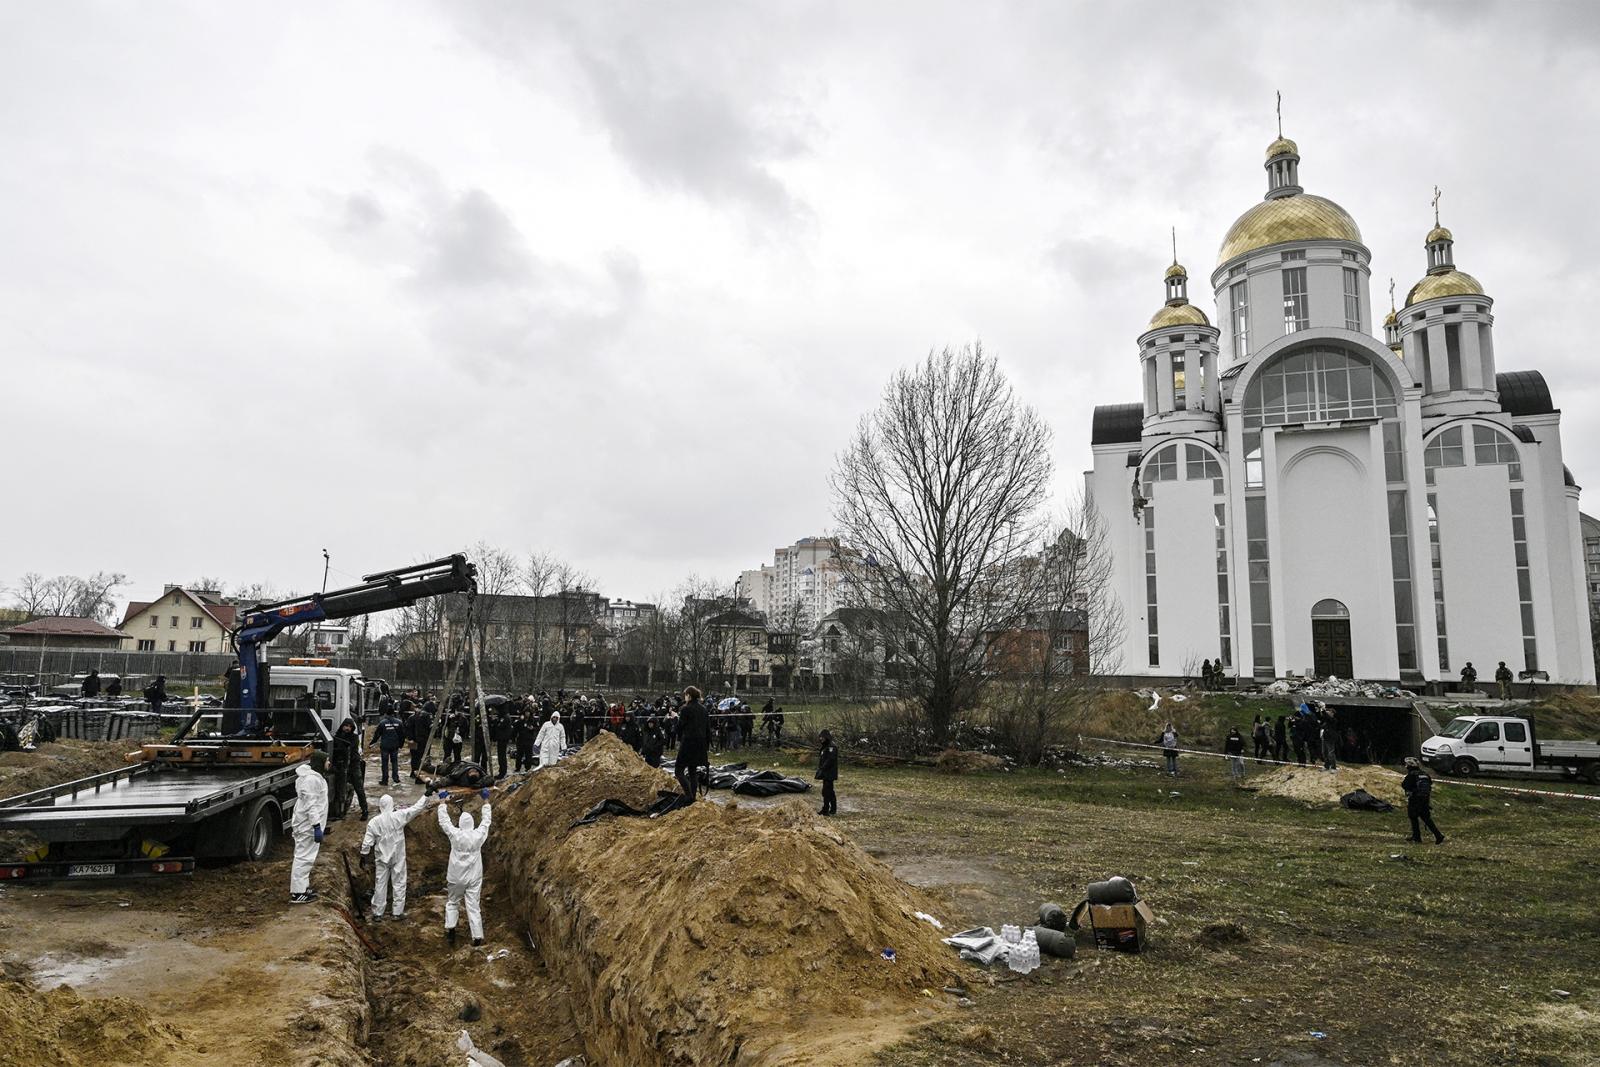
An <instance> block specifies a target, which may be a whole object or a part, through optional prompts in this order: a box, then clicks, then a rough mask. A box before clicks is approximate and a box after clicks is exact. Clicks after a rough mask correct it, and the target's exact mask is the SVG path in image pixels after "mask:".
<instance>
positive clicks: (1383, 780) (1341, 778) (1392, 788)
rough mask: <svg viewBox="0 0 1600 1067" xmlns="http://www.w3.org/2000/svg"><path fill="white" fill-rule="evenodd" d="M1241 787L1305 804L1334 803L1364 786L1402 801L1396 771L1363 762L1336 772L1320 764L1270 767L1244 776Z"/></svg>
mask: <svg viewBox="0 0 1600 1067" xmlns="http://www.w3.org/2000/svg"><path fill="white" fill-rule="evenodd" d="M1244 787H1245V788H1246V789H1254V790H1256V791H1258V792H1261V793H1264V794H1266V795H1267V796H1269V797H1284V798H1286V799H1288V800H1299V801H1303V802H1305V803H1307V804H1332V805H1337V804H1338V803H1339V798H1340V797H1342V796H1344V795H1345V794H1346V793H1349V792H1352V791H1353V790H1356V789H1365V790H1366V791H1367V792H1369V793H1371V794H1372V795H1373V796H1375V797H1378V798H1380V799H1382V800H1387V801H1388V802H1389V803H1391V804H1395V805H1400V804H1404V803H1405V794H1404V793H1402V792H1401V791H1400V776H1399V775H1398V774H1396V773H1395V772H1394V771H1391V770H1387V769H1385V768H1383V767H1373V766H1371V765H1369V764H1364V763H1357V764H1345V765H1343V766H1341V767H1340V768H1339V769H1338V770H1336V771H1325V770H1323V769H1322V768H1321V767H1274V768H1273V769H1272V770H1270V771H1265V772H1263V773H1261V774H1258V775H1255V776H1254V777H1251V778H1246V779H1245V782H1244Z"/></svg>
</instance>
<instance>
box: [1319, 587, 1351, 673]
mask: <svg viewBox="0 0 1600 1067" xmlns="http://www.w3.org/2000/svg"><path fill="white" fill-rule="evenodd" d="M1311 669H1312V671H1313V672H1314V673H1315V674H1316V676H1317V677H1318V678H1326V677H1328V676H1329V675H1330V674H1331V675H1337V676H1338V677H1340V678H1349V677H1351V676H1352V675H1353V674H1354V673H1355V664H1354V661H1353V659H1352V657H1351V655H1350V609H1349V608H1347V607H1345V606H1344V605H1343V604H1341V603H1340V602H1339V601H1337V600H1319V601H1317V602H1316V604H1315V605H1314V606H1313V607H1312V609H1311Z"/></svg>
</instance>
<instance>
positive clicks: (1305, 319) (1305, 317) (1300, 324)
mask: <svg viewBox="0 0 1600 1067" xmlns="http://www.w3.org/2000/svg"><path fill="white" fill-rule="evenodd" d="M1302 255H1304V253H1302ZM1282 274H1283V332H1284V333H1286V334H1290V333H1299V332H1300V331H1302V330H1309V329H1310V328H1311V302H1310V297H1309V295H1308V290H1307V289H1306V268H1304V267H1289V268H1286V269H1285V270H1284V271H1282Z"/></svg>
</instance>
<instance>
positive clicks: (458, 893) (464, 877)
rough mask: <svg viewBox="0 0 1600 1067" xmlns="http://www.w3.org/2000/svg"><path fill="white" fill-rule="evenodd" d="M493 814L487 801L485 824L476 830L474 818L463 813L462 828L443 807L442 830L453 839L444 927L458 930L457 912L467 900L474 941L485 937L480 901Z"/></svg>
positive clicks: (442, 806) (485, 804)
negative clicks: (485, 855)
mask: <svg viewBox="0 0 1600 1067" xmlns="http://www.w3.org/2000/svg"><path fill="white" fill-rule="evenodd" d="M492 819H493V813H492V812H491V811H490V810H489V804H488V802H487V801H485V802H484V805H483V825H482V826H479V827H477V828H476V829H474V828H473V825H472V816H471V815H469V814H467V813H466V812H462V813H461V825H460V826H452V825H451V824H450V812H449V811H448V810H447V809H446V808H445V806H444V805H443V804H440V805H439V829H441V830H443V831H444V836H446V837H448V838H449V839H450V866H449V867H447V868H446V869H445V876H444V880H445V898H444V928H445V929H446V930H454V929H455V928H456V921H457V919H458V918H459V917H460V912H459V911H458V910H457V909H458V908H459V907H460V905H461V903H462V902H463V901H465V902H466V905H467V926H468V927H470V928H471V930H472V939H473V940H474V941H477V940H479V939H481V938H482V937H483V911H482V909H481V908H480V907H479V901H480V900H481V898H482V894H483V843H484V841H486V840H488V837H489V823H490V822H491V821H492Z"/></svg>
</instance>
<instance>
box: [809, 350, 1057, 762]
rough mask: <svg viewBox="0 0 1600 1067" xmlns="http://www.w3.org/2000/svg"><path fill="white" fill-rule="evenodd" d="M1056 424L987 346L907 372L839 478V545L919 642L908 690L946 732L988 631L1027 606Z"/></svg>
mask: <svg viewBox="0 0 1600 1067" xmlns="http://www.w3.org/2000/svg"><path fill="white" fill-rule="evenodd" d="M1049 444H1050V431H1049V429H1048V428H1047V427H1046V426H1045V424H1044V422H1043V421H1042V420H1040V418H1039V416H1038V415H1037V413H1035V412H1034V410H1033V409H1032V408H1030V407H1028V406H1026V405H1024V404H1022V403H1020V402H1019V401H1018V400H1017V398H1016V396H1015V395H1014V394H1013V392H1012V389H1011V386H1010V385H1009V384H1008V383H1007V381H1006V378H1005V376H1004V375H1003V374H1002V373H1001V372H1000V369H999V367H998V366H996V364H995V362H994V360H993V359H991V358H989V357H987V356H985V355H984V353H983V349H982V347H981V346H980V345H972V346H970V347H968V348H964V349H962V350H961V351H960V352H956V351H953V350H952V349H949V348H946V349H945V350H944V351H942V352H930V353H929V354H928V357H927V358H926V359H925V360H924V361H922V363H920V364H919V365H918V366H916V367H915V368H912V369H908V370H903V371H901V372H899V373H898V374H896V375H895V376H894V377H893V378H892V379H891V380H890V382H889V385H888V387H887V388H886V389H885V390H884V396H883V403H882V404H881V405H880V406H879V407H878V409H877V410H876V411H874V412H872V413H871V414H869V415H867V416H865V417H864V418H863V419H862V420H861V423H860V425H859V426H858V428H857V430H856V434H855V437H854V438H853V439H852V441H851V442H850V445H849V446H848V447H847V448H846V449H845V451H844V452H843V453H842V454H841V455H840V456H839V459H838V464H837V467H836V469H835V471H834V475H833V479H832V482H833V491H834V501H835V519H836V520H837V522H838V525H839V532H840V534H841V536H842V538H843V539H844V540H845V541H846V542H847V543H848V545H849V546H850V547H851V548H853V549H855V550H856V551H857V552H858V553H859V555H855V554H852V553H845V554H842V555H841V562H842V565H843V566H844V567H845V569H846V573H847V574H848V575H849V576H850V578H851V579H852V581H853V582H854V583H855V584H856V585H857V586H858V587H860V588H863V589H865V590H867V591H868V592H869V594H870V596H871V597H872V598H873V599H874V600H875V601H876V602H877V603H878V604H879V605H881V607H882V608H883V609H884V610H883V615H882V616H881V617H882V618H883V619H886V620H891V621H892V625H894V626H896V627H901V626H903V627H904V628H905V631H906V632H905V633H904V634H891V635H886V637H891V638H893V639H894V643H895V645H896V646H897V647H899V648H901V649H903V650H905V651H906V652H907V653H908V659H909V661H910V662H909V664H908V668H909V669H908V671H907V675H908V677H907V679H906V681H907V688H908V693H909V695H910V696H912V697H913V698H914V699H915V700H916V701H917V703H918V704H919V705H920V707H921V710H922V712H923V714H924V715H925V716H926V719H927V723H928V726H929V728H930V730H931V732H932V735H933V739H934V741H935V742H936V743H943V742H944V741H945V740H946V738H947V737H948V736H949V731H950V725H951V723H952V722H953V721H954V719H955V717H956V716H957V715H958V714H960V713H962V712H963V711H965V710H967V709H968V708H970V707H972V706H973V705H974V704H975V702H976V700H977V697H978V693H979V690H980V688H981V686H982V680H983V670H984V660H985V654H986V653H985V649H986V641H987V635H988V634H990V633H993V632H994V631H995V630H996V629H1000V628H1003V627H1004V626H1005V625H1006V624H1008V623H1009V622H1010V621H1011V620H1012V619H1013V618H1014V617H1015V615H1016V613H1017V604H1016V597H1015V596H1014V595H1012V589H1011V587H1012V585H1013V584H1014V583H1015V579H1016V572H1017V568H1018V566H1019V564H1020V563H1021V561H1022V560H1023V558H1024V557H1025V556H1026V555H1027V554H1028V553H1029V552H1030V551H1032V550H1033V549H1034V547H1035V546H1036V545H1037V542H1038V536H1039V532H1040V529H1041V523H1040V520H1039V518H1038V515H1039V508H1040V504H1041V502H1042V501H1043V500H1044V498H1045V494H1046V492H1047V490H1048V488H1049V483H1050V473H1051V462H1050V453H1049Z"/></svg>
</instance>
